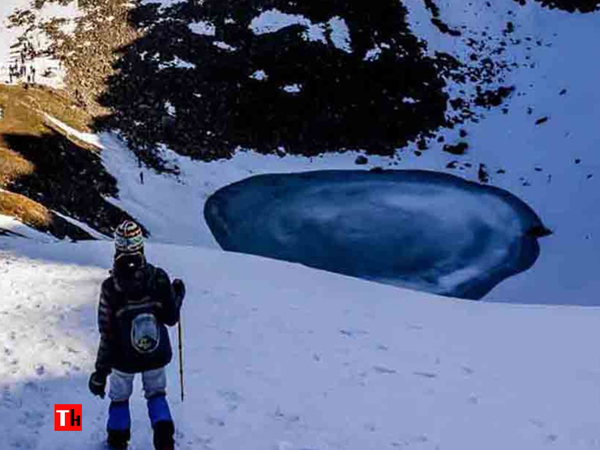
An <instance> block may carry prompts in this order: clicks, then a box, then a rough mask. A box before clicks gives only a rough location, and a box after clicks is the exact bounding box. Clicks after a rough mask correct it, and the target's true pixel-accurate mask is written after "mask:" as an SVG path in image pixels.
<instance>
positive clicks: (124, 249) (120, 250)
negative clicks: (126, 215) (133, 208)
mask: <svg viewBox="0 0 600 450" xmlns="http://www.w3.org/2000/svg"><path fill="white" fill-rule="evenodd" d="M115 250H116V254H115V259H116V258H118V257H119V256H122V255H131V254H136V253H137V254H140V255H143V254H144V236H143V234H142V229H141V228H140V227H139V225H138V224H137V223H135V222H132V221H130V220H126V221H125V222H123V223H122V224H121V225H119V226H118V227H117V229H116V230H115Z"/></svg>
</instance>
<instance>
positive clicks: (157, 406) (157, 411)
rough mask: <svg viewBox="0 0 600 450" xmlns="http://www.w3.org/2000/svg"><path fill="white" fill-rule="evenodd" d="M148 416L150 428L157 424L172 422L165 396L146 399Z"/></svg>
mask: <svg viewBox="0 0 600 450" xmlns="http://www.w3.org/2000/svg"><path fill="white" fill-rule="evenodd" d="M148 415H149V416H150V423H151V424H152V427H154V425H155V424H156V423H157V422H173V419H172V418H171V411H170V410H169V404H168V403H167V398H166V397H165V395H164V394H163V395H157V396H155V397H152V398H149V399H148Z"/></svg>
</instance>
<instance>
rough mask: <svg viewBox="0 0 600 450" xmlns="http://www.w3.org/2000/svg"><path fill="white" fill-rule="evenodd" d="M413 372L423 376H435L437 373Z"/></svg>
mask: <svg viewBox="0 0 600 450" xmlns="http://www.w3.org/2000/svg"><path fill="white" fill-rule="evenodd" d="M413 374H415V375H417V376H419V377H423V378H437V373H433V372H413Z"/></svg>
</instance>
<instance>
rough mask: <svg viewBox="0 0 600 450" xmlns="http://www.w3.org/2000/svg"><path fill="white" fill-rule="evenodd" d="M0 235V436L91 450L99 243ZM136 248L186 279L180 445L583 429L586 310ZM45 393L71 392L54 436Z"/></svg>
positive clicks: (588, 396) (458, 437) (480, 438)
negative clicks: (450, 295) (433, 292)
mask: <svg viewBox="0 0 600 450" xmlns="http://www.w3.org/2000/svg"><path fill="white" fill-rule="evenodd" d="M0 239H2V238H0ZM3 242H4V244H5V246H8V248H5V249H4V250H1V251H0V292H2V294H3V295H2V302H0V342H1V343H2V344H1V345H2V346H3V351H2V352H0V390H1V391H2V394H1V395H0V433H1V435H2V436H3V445H2V448H7V449H25V448H26V449H30V450H34V449H44V450H55V449H56V450H59V449H60V450H64V449H76V448H90V447H91V448H97V447H96V446H97V445H98V442H99V441H100V440H101V439H102V437H103V433H104V426H105V424H104V420H105V419H104V418H105V412H106V408H107V406H108V405H107V401H101V400H99V399H96V398H92V397H91V395H90V394H89V393H88V392H87V376H88V373H89V371H90V370H91V368H92V364H93V358H94V356H95V347H96V345H97V334H96V331H95V330H96V325H95V307H96V302H97V295H98V289H99V284H100V282H101V281H102V279H103V277H104V276H105V275H106V274H107V268H108V267H109V265H110V258H111V250H112V249H111V246H110V244H108V243H98V242H97V243H90V244H77V245H69V244H46V245H44V244H39V243H34V242H29V241H24V240H14V239H11V240H9V241H7V240H5V241H3ZM148 254H149V257H150V259H151V260H153V261H155V262H156V263H158V264H160V265H161V266H163V267H165V268H166V269H168V270H169V271H170V272H171V273H172V274H173V275H174V276H181V277H183V278H185V279H186V280H187V282H188V287H189V293H188V298H187V299H186V302H185V305H184V309H185V313H184V319H183V326H184V335H185V343H184V344H185V368H186V369H185V376H186V386H187V392H186V394H187V396H186V401H185V403H183V404H182V403H181V402H180V400H179V399H178V397H179V393H178V380H177V363H176V361H175V362H173V364H171V366H170V367H169V371H168V375H169V383H170V389H169V392H170V399H171V404H172V407H173V411H174V416H175V419H176V421H177V425H178V429H179V431H178V433H177V439H178V441H179V444H180V447H179V448H181V449H190V450H191V449H194V450H196V449H214V450H218V449H223V450H226V449H232V448H249V449H275V450H283V449H285V450H300V449H322V450H324V449H343V450H352V449H356V450H365V449H374V450H380V449H384V448H391V449H394V448H422V449H431V450H433V449H436V448H440V449H450V450H451V449H457V450H461V449H476V448H485V449H490V450H494V449H499V450H500V449H501V450H505V449H507V448H519V449H521V448H523V449H525V448H526V449H528V450H535V449H545V448H550V447H552V446H554V447H556V448H565V449H567V448H568V449H592V448H596V447H597V446H598V443H599V442H600V426H599V425H600V423H599V419H598V417H600V406H599V403H598V402H597V399H598V396H599V395H600V384H599V383H598V379H600V363H599V362H598V358H596V357H595V356H594V352H593V351H590V350H589V349H590V347H589V343H590V342H595V341H597V340H598V339H599V338H600V336H599V331H598V327H597V323H598V320H599V319H600V310H598V309H596V308H578V307H538V306H518V305H501V304H493V303H478V302H470V301H460V300H449V299H447V298H436V297H433V296H428V295H425V294H420V293H416V292H411V291H406V290H401V289H397V288H391V287H388V286H383V285H378V284H374V283H369V282H366V281H361V280H357V279H352V278H346V277H343V276H339V275H334V274H328V273H326V272H319V271H315V270H312V269H308V268H305V267H302V266H297V265H292V264H286V263H281V262H276V261H271V260H265V259H260V258H256V257H250V256H244V255H236V254H230V253H223V252H220V251H214V250H207V249H201V248H192V247H175V246H165V245H150V246H149V247H148ZM7 294H8V295H7ZM173 337H175V334H174V333H173ZM173 342H174V343H175V342H176V341H175V340H174V341H173ZM55 403H82V404H83V430H84V431H83V432H80V433H78V432H71V433H57V432H54V431H53V421H52V411H53V405H54V404H55ZM132 407H133V427H134V428H133V441H132V443H133V445H132V448H133V449H137V450H141V449H147V448H150V446H151V434H150V428H149V425H148V423H147V418H146V411H145V405H144V402H143V399H142V396H141V393H140V392H139V390H138V389H136V393H135V400H134V401H133V403H132Z"/></svg>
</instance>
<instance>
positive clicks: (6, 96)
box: [0, 85, 130, 239]
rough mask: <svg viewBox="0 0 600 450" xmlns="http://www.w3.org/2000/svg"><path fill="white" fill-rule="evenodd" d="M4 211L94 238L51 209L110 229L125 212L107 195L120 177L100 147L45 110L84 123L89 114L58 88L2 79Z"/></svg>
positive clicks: (41, 226)
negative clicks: (68, 131)
mask: <svg viewBox="0 0 600 450" xmlns="http://www.w3.org/2000/svg"><path fill="white" fill-rule="evenodd" d="M0 107H3V108H4V119H3V120H0V189H1V190H0V214H6V215H10V216H14V217H17V218H18V219H19V220H21V221H23V222H24V223H26V224H27V225H30V226H32V227H33V228H36V229H38V230H41V231H47V232H50V233H52V234H53V235H55V236H57V237H60V238H64V237H69V238H71V239H90V238H91V236H90V235H89V234H88V233H87V232H85V231H83V230H82V229H81V228H79V227H77V226H74V225H72V224H71V223H69V222H67V221H66V220H64V219H62V218H61V217H60V216H58V215H57V214H55V213H54V212H53V211H57V212H60V213H61V214H64V215H67V216H70V217H72V218H75V219H77V220H79V221H81V222H84V223H86V224H88V225H90V226H91V227H92V228H95V229H96V230H98V231H100V232H102V233H104V234H107V235H110V234H111V233H112V230H113V229H114V227H115V226H116V225H117V224H118V223H119V222H121V221H122V220H123V219H125V218H130V217H129V216H128V215H127V214H126V213H125V212H123V211H122V210H120V209H119V208H117V207H115V206H113V205H111V204H110V203H108V202H106V201H105V200H104V196H116V195H117V192H118V191H117V185H116V180H115V179H114V178H113V177H112V176H111V175H110V174H108V173H107V172H106V171H105V169H104V167H103V165H102V163H101V160H100V157H99V155H98V153H97V151H96V149H93V148H91V147H89V146H86V145H85V144H83V143H79V142H75V141H73V140H71V139H69V138H68V137H67V136H65V135H63V134H61V133H60V132H59V130H56V129H53V128H52V127H51V126H50V125H49V123H47V121H46V120H45V118H44V113H43V112H42V111H44V112H48V114H50V115H52V116H54V117H57V118H58V119H60V120H62V121H64V122H66V123H67V124H69V125H71V126H73V127H76V128H79V129H85V125H86V124H87V123H88V121H89V117H88V116H87V115H86V114H85V113H84V112H82V111H81V110H80V109H79V108H77V107H75V106H73V105H72V104H71V103H69V101H68V100H67V99H66V98H65V97H63V96H61V95H60V94H59V93H56V92H55V91H52V90H49V89H42V88H39V87H29V88H25V87H14V86H2V85H0Z"/></svg>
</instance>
